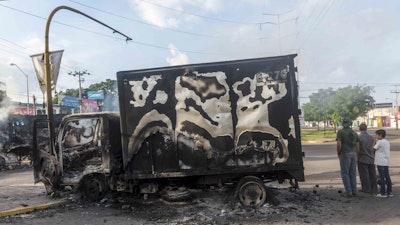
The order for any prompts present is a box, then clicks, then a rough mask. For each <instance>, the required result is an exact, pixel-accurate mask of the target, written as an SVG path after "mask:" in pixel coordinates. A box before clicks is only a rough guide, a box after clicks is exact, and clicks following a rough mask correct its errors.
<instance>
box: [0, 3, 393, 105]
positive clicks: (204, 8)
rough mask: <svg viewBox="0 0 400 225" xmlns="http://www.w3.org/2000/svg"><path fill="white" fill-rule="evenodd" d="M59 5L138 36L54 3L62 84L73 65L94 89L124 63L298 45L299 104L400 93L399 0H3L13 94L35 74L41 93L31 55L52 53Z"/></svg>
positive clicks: (193, 59) (2, 49) (0, 40)
mask: <svg viewBox="0 0 400 225" xmlns="http://www.w3.org/2000/svg"><path fill="white" fill-rule="evenodd" d="M58 6H68V7H71V8H73V9H75V10H78V11H80V12H82V13H84V14H86V15H88V16H90V17H92V18H95V19H96V20H99V21H101V22H102V23H104V24H106V25H108V26H109V27H112V28H113V29H115V30H117V31H119V32H121V33H123V34H124V35H126V36H128V37H130V38H132V41H126V38H125V37H124V36H122V35H119V34H117V33H113V31H112V30H111V29H109V28H107V27H105V26H103V25H101V24H99V23H97V22H95V21H93V20H91V19H89V18H88V17H86V16H83V15H81V14H78V13H76V12H72V11H70V10H66V9H61V10H58V11H56V13H55V14H54V16H53V18H52V20H51V22H50V28H49V48H50V51H57V50H64V52H63V56H62V61H61V69H60V72H59V78H58V81H57V86H56V90H57V91H62V90H66V89H68V88H78V86H79V82H78V77H74V76H71V75H69V73H75V72H83V71H87V72H88V73H90V74H85V75H84V76H83V79H84V81H83V82H82V88H87V87H88V86H89V85H90V84H93V83H98V82H102V81H105V80H106V79H112V80H115V79H116V73H117V72H118V71H124V70H135V69H144V68H155V67H165V66H171V65H184V64H194V63H205V62H217V61H227V60H237V59H249V58H259V57H269V56H277V55H287V54H297V57H296V66H297V67H298V74H297V78H298V81H299V88H300V102H301V104H302V103H305V102H308V100H309V99H308V96H310V94H312V93H315V92H317V91H318V90H319V89H326V88H333V89H335V90H336V89H338V88H341V87H346V86H349V85H352V86H355V85H362V86H371V87H373V88H374V93H373V94H372V95H373V97H374V99H375V101H376V102H377V103H386V102H393V103H395V100H396V96H397V95H399V93H397V92H400V76H399V75H400V74H399V72H398V71H399V68H400V54H399V51H400V25H399V24H400V14H399V13H398V12H399V11H400V1H397V0H382V1H376V0H280V1H278V0H235V1H228V0H118V1H111V0H108V1H107V0H97V1H93V0H51V1H46V0H0V17H1V18H0V27H1V31H0V82H4V83H6V91H7V95H8V96H9V97H11V99H12V100H14V101H20V102H24V103H25V102H26V101H27V88H26V84H27V83H28V89H29V95H30V99H31V100H30V101H31V103H32V95H35V96H36V97H37V102H38V103H41V102H43V94H42V92H41V90H40V88H39V84H38V81H37V78H36V74H35V70H34V67H33V63H32V60H31V57H30V56H31V55H35V54H39V53H43V52H44V41H45V40H44V36H45V27H46V21H47V20H48V18H49V15H50V14H51V12H52V11H53V10H54V9H56V8H57V7H58ZM11 63H13V64H16V65H17V66H18V67H16V66H11V65H10V64H11ZM20 69H21V70H20ZM25 74H26V75H27V77H28V79H27V78H26V77H25ZM396 88H397V89H396ZM399 98H400V97H399ZM399 102H400V99H399Z"/></svg>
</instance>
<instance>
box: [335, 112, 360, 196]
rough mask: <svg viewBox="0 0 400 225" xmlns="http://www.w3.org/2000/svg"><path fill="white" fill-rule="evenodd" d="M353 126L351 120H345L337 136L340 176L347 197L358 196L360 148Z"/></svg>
mask: <svg viewBox="0 0 400 225" xmlns="http://www.w3.org/2000/svg"><path fill="white" fill-rule="evenodd" d="M352 124H353V122H352V121H351V120H350V119H347V118H344V119H343V120H342V125H343V129H341V130H339V131H338V132H337V136H336V141H337V153H338V157H339V162H340V174H341V177H342V181H343V185H344V188H345V191H346V192H345V193H344V194H343V196H345V197H351V196H355V195H357V180H356V177H357V174H356V173H357V152H358V151H359V147H360V146H359V139H358V135H357V133H356V132H355V131H353V129H351V128H350V126H351V125H352Z"/></svg>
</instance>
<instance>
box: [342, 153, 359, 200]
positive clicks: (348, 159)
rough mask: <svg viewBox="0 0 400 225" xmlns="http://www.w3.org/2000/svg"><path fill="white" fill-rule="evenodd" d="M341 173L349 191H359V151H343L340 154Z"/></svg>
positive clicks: (345, 187) (345, 186)
mask: <svg viewBox="0 0 400 225" xmlns="http://www.w3.org/2000/svg"><path fill="white" fill-rule="evenodd" d="M339 161H340V174H341V176H342V180H343V185H344V189H345V190H346V192H347V193H349V194H351V193H356V192H357V179H356V176H357V153H356V152H355V151H354V152H342V153H340V156H339Z"/></svg>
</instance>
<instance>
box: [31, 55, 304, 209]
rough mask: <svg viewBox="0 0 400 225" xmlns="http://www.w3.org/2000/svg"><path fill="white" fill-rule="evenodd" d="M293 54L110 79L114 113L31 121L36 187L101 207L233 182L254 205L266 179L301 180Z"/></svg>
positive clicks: (247, 202)
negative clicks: (114, 198)
mask: <svg viewBox="0 0 400 225" xmlns="http://www.w3.org/2000/svg"><path fill="white" fill-rule="evenodd" d="M295 57H296V55H286V56H278V57H268V58H257V59H246V60H236V61H227V62H215V63H204V64H192V65H184V66H174V67H165V68H154V69H144V70H132V71H122V72H118V73H117V82H118V92H119V106H120V113H91V114H74V115H69V116H66V117H64V118H63V120H62V122H61V124H60V127H59V131H58V132H57V134H56V135H55V137H56V140H55V148H54V149H50V148H49V146H48V143H49V141H48V133H47V134H46V132H48V131H47V129H46V127H47V123H48V122H47V121H45V120H38V121H37V122H36V123H35V128H34V138H33V152H34V155H33V156H34V157H33V159H34V171H35V173H34V174H35V182H43V183H44V184H45V187H46V190H47V192H48V193H49V194H50V193H52V192H54V191H58V190H62V189H63V188H64V187H65V186H71V187H73V190H75V191H81V192H82V193H83V194H84V195H85V196H86V197H87V198H89V199H92V200H98V199H101V198H103V197H104V195H105V194H107V192H108V191H109V190H114V191H125V192H133V193H141V194H151V193H157V192H159V191H160V190H163V189H164V188H165V187H168V186H173V185H184V186H188V187H193V186H194V187H199V186H207V185H217V186H222V185H225V184H230V185H232V184H235V185H236V186H237V191H236V196H237V197H238V199H239V201H240V202H241V203H242V204H243V205H246V206H260V205H262V204H264V202H265V201H266V198H267V195H268V194H269V193H268V192H267V190H266V188H265V185H264V182H265V181H279V182H283V181H285V180H287V179H289V180H290V181H291V184H292V185H293V186H294V187H296V188H297V187H298V181H304V166H303V158H302V157H303V152H302V149H301V137H300V124H299V112H300V110H299V108H298V85H297V81H296V68H295V66H294V58H295Z"/></svg>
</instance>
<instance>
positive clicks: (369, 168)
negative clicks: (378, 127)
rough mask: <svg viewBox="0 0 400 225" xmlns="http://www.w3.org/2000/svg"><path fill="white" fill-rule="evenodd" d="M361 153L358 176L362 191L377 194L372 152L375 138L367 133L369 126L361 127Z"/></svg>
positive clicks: (359, 154)
mask: <svg viewBox="0 0 400 225" xmlns="http://www.w3.org/2000/svg"><path fill="white" fill-rule="evenodd" d="M359 129H360V135H359V136H358V138H359V139H360V151H359V152H358V174H359V176H360V181H361V191H362V192H365V193H369V194H376V190H377V189H376V188H377V187H376V170H375V165H374V157H375V156H374V153H373V152H372V148H373V144H374V138H373V137H372V135H370V134H368V133H367V125H366V124H364V123H362V124H361V125H360V126H359Z"/></svg>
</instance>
